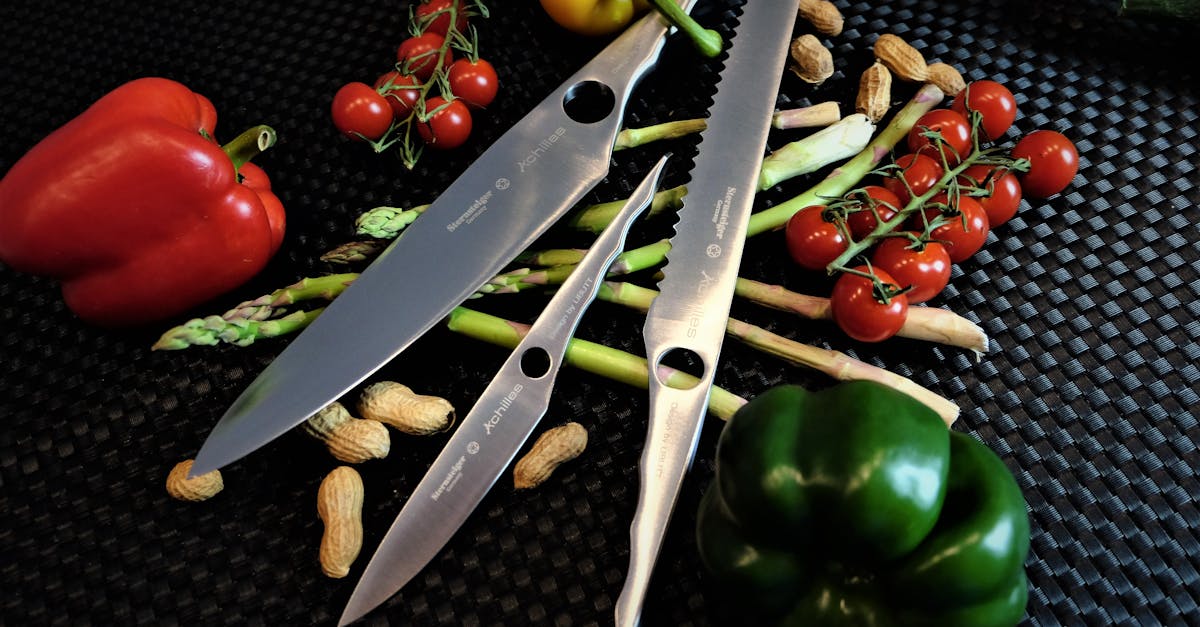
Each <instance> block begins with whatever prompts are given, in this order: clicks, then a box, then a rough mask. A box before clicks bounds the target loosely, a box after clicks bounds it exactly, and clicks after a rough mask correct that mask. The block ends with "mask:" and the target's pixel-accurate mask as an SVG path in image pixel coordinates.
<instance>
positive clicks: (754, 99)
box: [615, 0, 799, 627]
mask: <svg viewBox="0 0 1200 627" xmlns="http://www.w3.org/2000/svg"><path fill="white" fill-rule="evenodd" d="M798 9H799V7H798V0H749V2H747V3H746V4H745V5H744V10H743V12H742V15H741V17H740V19H739V22H738V25H737V28H736V35H735V36H734V37H733V39H732V40H731V41H730V47H729V54H728V58H727V59H726V61H725V67H724V68H723V70H722V72H721V81H720V82H719V83H718V85H717V93H716V94H715V96H714V97H713V104H712V106H711V107H710V109H709V112H710V115H709V119H708V125H707V129H706V130H705V131H704V132H703V133H702V134H701V136H700V154H699V156H698V157H697V158H696V160H695V165H694V167H693V168H692V173H691V174H692V176H691V181H690V182H689V183H688V186H687V187H688V193H687V196H685V197H684V201H683V206H682V207H681V208H680V210H679V220H678V222H677V223H676V224H675V235H674V236H673V237H672V238H671V250H670V252H669V253H668V254H667V265H666V266H665V267H664V268H663V278H662V280H661V281H659V295H658V296H657V297H656V298H655V299H654V302H653V303H652V304H651V306H650V310H649V312H648V313H647V317H646V324H645V327H644V329H643V334H644V336H645V340H646V356H647V359H648V363H649V366H650V381H649V388H650V419H649V429H648V432H647V437H646V444H645V448H644V449H643V452H642V459H641V465H640V469H639V477H640V482H641V486H640V492H639V497H638V506H637V510H636V511H635V513H634V518H633V523H632V526H631V527H630V534H629V535H630V563H629V573H628V575H627V577H626V580H625V586H624V588H623V589H622V591H621V596H620V597H619V598H618V600H617V604H616V612H615V613H616V624H617V625H618V626H621V627H632V626H633V625H637V624H638V622H639V621H640V617H641V606H642V601H643V599H644V598H645V594H646V589H647V587H648V585H649V581H650V574H651V571H652V570H653V566H654V562H655V561H656V560H657V556H658V553H659V550H660V548H661V546H662V540H663V536H664V535H665V533H666V530H667V525H668V522H669V521H670V517H671V511H672V510H673V509H674V507H675V501H676V500H677V498H678V495H679V490H680V488H681V487H682V484H683V478H684V476H685V475H686V473H687V471H688V469H689V467H690V466H691V462H692V458H693V456H694V454H695V450H696V443H697V440H698V439H699V436H700V426H701V424H702V423H703V420H704V416H705V414H706V410H707V406H708V398H709V390H710V388H711V386H712V381H713V376H714V373H715V370H716V364H717V358H718V356H719V354H720V350H721V343H722V341H723V340H724V335H725V327H726V324H727V321H728V318H729V307H730V304H731V302H732V301H733V291H734V286H735V285H736V281H737V271H738V266H739V265H740V264H741V257H742V251H743V249H744V238H745V232H746V226H747V223H748V221H749V219H750V213H751V210H752V208H753V204H754V193H755V190H756V187H757V186H756V183H757V181H758V174H759V169H760V166H761V163H762V156H763V151H764V149H765V147H766V142H767V135H768V134H769V132H770V124H771V115H772V113H773V112H774V108H775V97H776V95H777V93H778V91H779V83H780V80H781V78H782V75H783V70H784V64H785V63H786V60H787V49H788V43H789V39H790V37H789V36H790V35H791V32H792V27H793V25H794V24H795V21H796V15H797V12H798ZM675 350H683V351H686V352H690V353H691V354H692V355H694V356H695V357H698V358H699V359H700V361H701V362H702V364H703V368H704V372H703V374H702V375H701V376H700V377H699V378H700V381H699V383H698V384H697V385H696V386H694V387H692V388H690V389H688V390H678V389H673V388H669V387H667V386H666V385H665V384H663V383H662V381H660V380H659V377H658V372H659V368H658V365H659V364H660V363H661V361H662V359H663V357H664V355H666V354H667V353H669V352H672V351H675Z"/></svg>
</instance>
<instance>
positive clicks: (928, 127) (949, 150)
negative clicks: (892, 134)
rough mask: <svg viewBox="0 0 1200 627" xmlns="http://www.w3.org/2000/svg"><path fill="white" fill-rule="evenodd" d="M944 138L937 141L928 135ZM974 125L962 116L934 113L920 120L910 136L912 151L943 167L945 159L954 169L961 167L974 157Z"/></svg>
mask: <svg viewBox="0 0 1200 627" xmlns="http://www.w3.org/2000/svg"><path fill="white" fill-rule="evenodd" d="M929 132H937V133H940V134H941V141H936V140H934V139H932V138H930V137H929V136H927V135H925V133H929ZM971 147H972V146H971V123H970V122H968V121H967V118H965V117H963V116H962V114H960V113H958V112H956V111H951V110H950V109H934V110H933V111H930V112H929V113H926V114H925V115H922V116H921V117H920V118H918V119H917V123H916V124H914V125H913V127H912V130H910V131H909V132H908V149H909V150H910V151H912V152H917V153H921V154H923V155H928V156H929V157H932V158H933V160H934V161H936V162H938V163H939V164H940V163H942V157H943V155H944V156H945V158H946V162H947V163H949V164H950V165H952V166H953V165H957V164H958V162H960V161H962V160H963V159H964V158H965V157H966V156H967V155H969V154H971Z"/></svg>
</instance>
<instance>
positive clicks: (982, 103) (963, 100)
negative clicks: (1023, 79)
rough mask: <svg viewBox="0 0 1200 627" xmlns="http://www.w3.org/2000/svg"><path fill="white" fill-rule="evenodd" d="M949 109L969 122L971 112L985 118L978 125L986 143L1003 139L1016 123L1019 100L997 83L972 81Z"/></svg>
mask: <svg viewBox="0 0 1200 627" xmlns="http://www.w3.org/2000/svg"><path fill="white" fill-rule="evenodd" d="M950 108H951V109H953V110H955V111H957V112H959V113H961V114H962V116H963V117H964V118H966V119H967V121H968V122H970V120H971V114H970V112H971V111H977V112H978V113H979V115H980V116H981V117H982V121H981V122H980V124H979V128H980V130H981V131H982V132H983V139H986V140H988V141H995V140H997V139H1000V136H1001V135H1004V133H1005V131H1007V130H1008V127H1010V126H1012V123H1013V120H1015V119H1017V99H1016V98H1014V97H1013V95H1012V92H1011V91H1009V90H1008V88H1007V87H1005V86H1004V85H1001V84H1000V83H997V82H996V81H972V82H971V83H968V84H967V87H966V89H963V90H962V91H960V92H958V95H957V96H955V97H954V102H952V103H951V104H950Z"/></svg>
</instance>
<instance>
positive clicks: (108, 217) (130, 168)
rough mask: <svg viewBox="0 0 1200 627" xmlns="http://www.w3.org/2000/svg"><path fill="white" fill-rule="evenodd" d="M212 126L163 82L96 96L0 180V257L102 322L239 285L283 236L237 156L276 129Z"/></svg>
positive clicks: (189, 96)
mask: <svg viewBox="0 0 1200 627" xmlns="http://www.w3.org/2000/svg"><path fill="white" fill-rule="evenodd" d="M216 122H217V112H216V109H215V108H214V107H213V105H212V103H211V102H210V101H209V100H208V99H207V98H205V97H204V96H201V95H200V94H196V93H193V92H192V91H191V90H190V89H188V88H187V87H185V86H183V85H181V84H179V83H177V82H174V81H171V80H167V79H162V78H142V79H138V80H134V81H131V82H129V83H126V84H125V85H122V86H120V87H118V88H117V89H115V90H113V91H112V92H110V93H108V94H107V95H105V96H104V97H102V98H101V99H100V100H98V101H96V102H95V103H94V104H93V105H92V106H91V107H89V108H88V109H87V110H86V111H84V112H83V113H82V114H80V115H79V116H78V117H76V118H75V119H73V120H71V121H70V122H68V123H67V124H65V125H64V126H62V127H61V128H59V129H58V130H56V131H54V132H53V133H51V134H50V135H48V136H47V137H46V138H45V139H43V140H42V141H41V142H39V143H38V144H37V145H36V146H34V147H33V148H32V149H31V150H30V151H29V152H28V153H27V154H25V156H23V157H22V158H21V159H19V160H18V161H17V162H16V164H14V165H13V167H12V169H10V170H9V171H8V173H7V174H6V175H5V176H4V178H3V179H0V261H3V262H4V263H6V264H8V265H9V266H11V267H12V268H13V269H15V270H18V271H22V272H30V273H33V274H39V275H46V276H51V277H55V278H57V279H59V280H61V282H62V290H63V297H64V300H65V301H66V304H67V306H68V307H70V308H71V310H72V311H74V312H75V313H76V314H77V315H78V316H79V317H80V318H82V319H83V320H86V321H89V322H92V323H95V324H99V325H102V326H110V327H112V326H128V325H134V324H140V323H146V322H151V321H156V320H162V319H164V318H168V317H171V316H173V315H176V314H179V313H182V312H184V311H186V310H188V309H189V308H191V307H194V306H196V305H198V304H200V303H203V302H204V301H207V300H209V299H211V298H213V297H215V296H218V295H220V294H222V293H225V292H227V291H229V290H231V289H233V288H235V287H237V286H238V285H241V284H242V283H244V282H245V281H246V280H248V279H249V278H250V277H252V276H254V275H255V274H256V273H258V272H259V271H260V270H262V268H263V267H264V266H265V265H266V263H267V261H268V260H269V259H270V257H271V256H272V255H273V254H274V253H275V251H276V250H277V249H278V248H279V244H280V242H281V241H282V239H283V230H284V211H283V206H282V204H281V203H280V202H279V198H278V197H276V196H275V194H274V193H272V192H271V183H270V180H269V179H268V178H267V175H266V174H265V173H264V172H263V171H262V169H261V168H259V167H258V166H256V165H253V164H251V163H249V162H248V159H249V158H250V157H253V156H254V155H255V154H257V153H258V152H260V151H261V150H263V149H265V148H266V147H268V146H269V145H270V144H272V143H274V140H275V133H274V131H272V130H271V129H270V128H268V127H265V126H262V127H256V128H254V129H251V130H249V131H247V132H246V133H243V134H242V135H241V136H239V137H238V138H237V139H235V140H234V141H232V142H230V143H229V144H226V145H225V146H224V147H222V146H221V145H219V144H218V143H217V142H216V141H215V140H214V139H213V132H214V127H215V126H216Z"/></svg>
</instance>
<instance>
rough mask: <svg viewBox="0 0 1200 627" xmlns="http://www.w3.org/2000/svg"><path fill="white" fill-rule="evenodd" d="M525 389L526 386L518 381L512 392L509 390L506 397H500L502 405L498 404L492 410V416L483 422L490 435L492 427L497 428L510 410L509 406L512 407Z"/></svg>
mask: <svg viewBox="0 0 1200 627" xmlns="http://www.w3.org/2000/svg"><path fill="white" fill-rule="evenodd" d="M524 389H525V386H523V385H521V384H520V383H518V384H516V385H514V386H513V389H512V391H511V392H509V393H508V394H507V395H506V396H505V397H504V398H502V399H500V405H498V406H497V407H496V409H495V410H493V411H492V417H491V418H488V420H487V422H485V423H483V428H484V430H485V431H487V434H488V435H491V434H492V429H495V428H496V425H498V424H500V420H501V419H503V418H504V414H505V413H507V412H508V408H509V407H512V404H513V402H514V401H516V400H517V397H518V396H520V395H521V390H524Z"/></svg>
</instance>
